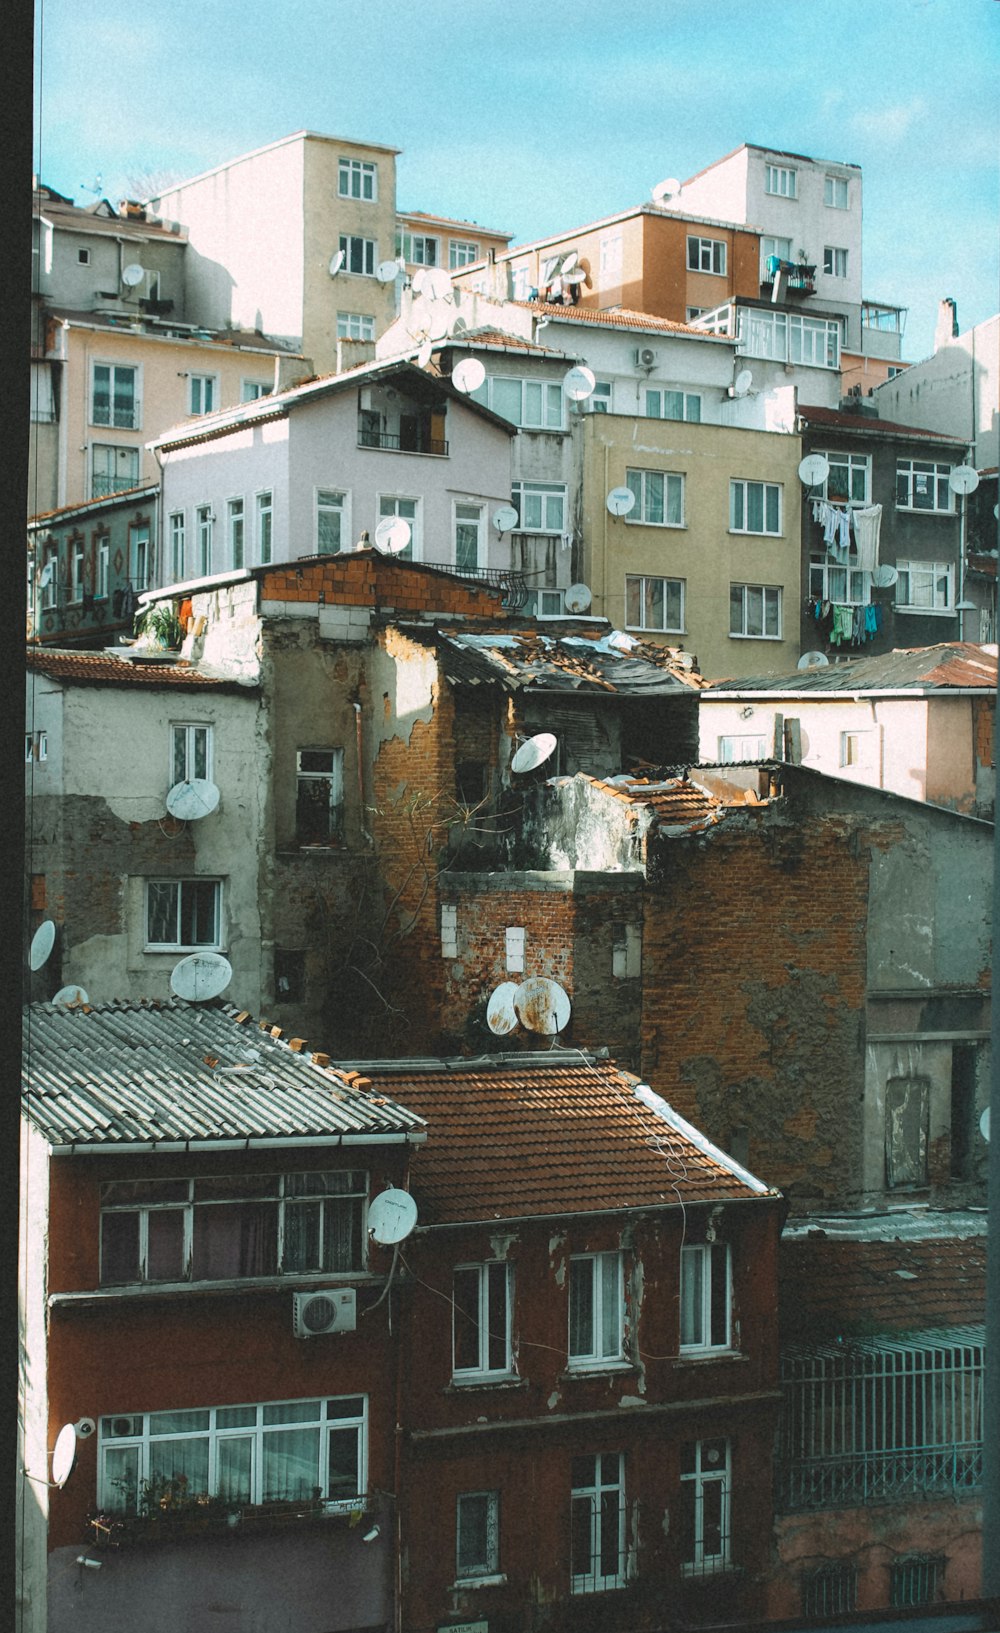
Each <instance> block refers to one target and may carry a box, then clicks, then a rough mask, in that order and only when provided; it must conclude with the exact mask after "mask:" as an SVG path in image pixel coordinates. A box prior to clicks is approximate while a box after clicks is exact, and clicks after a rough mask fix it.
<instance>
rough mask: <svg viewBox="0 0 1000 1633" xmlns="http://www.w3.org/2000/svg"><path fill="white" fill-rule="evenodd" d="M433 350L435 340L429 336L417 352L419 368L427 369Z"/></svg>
mask: <svg viewBox="0 0 1000 1633" xmlns="http://www.w3.org/2000/svg"><path fill="white" fill-rule="evenodd" d="M433 350H434V345H433V342H432V341H431V340H430V339H429V338H428V339H427V340H425V341H424V343H423V345H422V346H421V348H420V350H419V351H418V353H417V368H418V369H425V368H426V367H427V365H428V363H429V362H430V360H431V354H432V352H433Z"/></svg>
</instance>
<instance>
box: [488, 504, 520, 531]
mask: <svg viewBox="0 0 1000 1633" xmlns="http://www.w3.org/2000/svg"><path fill="white" fill-rule="evenodd" d="M518 520H519V518H518V514H517V511H516V510H515V509H514V506H513V505H501V506H500V509H499V510H497V511H494V514H493V526H494V527H495V528H496V530H497V532H498V533H509V532H510V530H511V528H512V527H516V526H517V524H518Z"/></svg>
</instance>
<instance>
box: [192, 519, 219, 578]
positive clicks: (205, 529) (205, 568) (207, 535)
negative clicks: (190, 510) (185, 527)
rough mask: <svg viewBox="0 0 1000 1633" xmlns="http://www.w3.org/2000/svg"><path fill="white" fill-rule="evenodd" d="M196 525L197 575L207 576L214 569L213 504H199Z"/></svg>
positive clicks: (200, 576)
mask: <svg viewBox="0 0 1000 1633" xmlns="http://www.w3.org/2000/svg"><path fill="white" fill-rule="evenodd" d="M195 526H196V529H197V542H198V564H197V575H198V577H199V578H207V577H208V575H209V574H210V573H211V571H212V551H213V548H214V544H215V539H214V534H215V517H214V515H213V514H212V507H211V505H198V507H197V509H196V510H195Z"/></svg>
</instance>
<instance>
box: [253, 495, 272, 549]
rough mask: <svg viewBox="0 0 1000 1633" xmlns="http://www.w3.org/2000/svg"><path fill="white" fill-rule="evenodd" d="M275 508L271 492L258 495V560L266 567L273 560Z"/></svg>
mask: <svg viewBox="0 0 1000 1633" xmlns="http://www.w3.org/2000/svg"><path fill="white" fill-rule="evenodd" d="M273 530H274V506H273V504H272V495H271V493H270V491H269V490H268V491H265V492H264V493H258V495H257V560H258V561H259V562H260V565H261V566H262V567H266V566H267V565H268V563H269V561H270V560H271V550H272V547H273V539H274V531H273Z"/></svg>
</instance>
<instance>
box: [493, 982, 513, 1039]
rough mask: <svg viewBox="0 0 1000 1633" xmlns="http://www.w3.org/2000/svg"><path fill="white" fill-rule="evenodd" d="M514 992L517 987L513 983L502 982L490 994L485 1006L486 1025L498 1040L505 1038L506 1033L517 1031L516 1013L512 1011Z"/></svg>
mask: <svg viewBox="0 0 1000 1633" xmlns="http://www.w3.org/2000/svg"><path fill="white" fill-rule="evenodd" d="M516 992H517V986H516V984H515V983H514V982H513V981H502V982H501V983H500V985H499V986H498V987H496V988H495V989H494V991H493V992H491V993H490V1001H489V1003H488V1004H487V1005H486V1024H487V1026H488V1027H489V1029H490V1031H491V1032H493V1033H495V1034H496V1036H497V1037H498V1038H505V1037H506V1036H507V1035H508V1033H510V1032H516V1030H517V1025H518V1020H517V1012H516V1011H515V1009H514V996H515V994H516Z"/></svg>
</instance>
